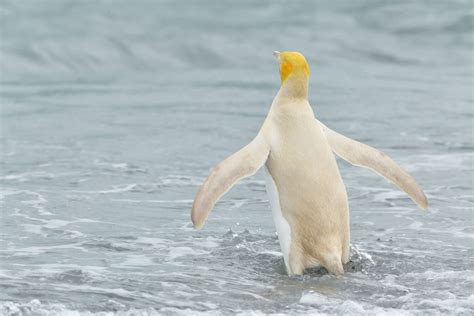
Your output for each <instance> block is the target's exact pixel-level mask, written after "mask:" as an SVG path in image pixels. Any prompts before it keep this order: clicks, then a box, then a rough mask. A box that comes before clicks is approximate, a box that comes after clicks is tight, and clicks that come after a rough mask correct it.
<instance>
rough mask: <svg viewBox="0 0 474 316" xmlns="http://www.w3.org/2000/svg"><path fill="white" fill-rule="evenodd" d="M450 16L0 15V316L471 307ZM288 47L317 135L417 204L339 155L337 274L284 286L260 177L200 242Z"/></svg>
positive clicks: (464, 91) (468, 155)
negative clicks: (198, 223)
mask: <svg viewBox="0 0 474 316" xmlns="http://www.w3.org/2000/svg"><path fill="white" fill-rule="evenodd" d="M472 16H473V8H472V4H471V3H470V2H469V1H452V2H449V4H448V2H442V1H440V2H436V1H426V2H416V3H415V2H403V3H391V2H380V1H377V2H376V1H357V2H349V1H336V2H331V4H329V2H324V3H323V2H312V1H311V2H294V3H293V2H292V3H288V2H263V1H259V2H258V3H254V2H253V1H243V2H239V3H233V4H232V6H231V5H230V4H229V3H221V2H211V1H209V2H207V1H199V2H179V3H176V2H171V1H169V2H167V1H160V2H151V1H150V2H146V1H141V2H138V3H137V2H134V3H133V4H132V2H126V1H122V2H118V1H114V2H112V1H110V2H107V1H104V2H100V3H95V2H94V3H93V2H80V3H78V2H67V1H63V2H61V4H59V3H58V2H46V1H42V2H41V3H34V4H33V2H31V3H30V2H19V1H17V2H14V1H11V2H5V1H2V2H1V4H0V17H1V22H2V23H1V26H0V30H1V39H2V41H1V42H2V45H1V46H0V52H1V55H0V56H1V58H0V65H1V75H0V80H1V86H0V88H1V90H0V93H1V99H0V101H1V128H2V130H1V137H2V142H1V146H2V154H1V158H2V159H1V175H0V181H1V182H0V185H1V196H2V199H1V200H0V203H1V204H0V205H1V212H2V213H1V235H0V238H1V249H0V255H1V257H0V268H1V269H0V300H1V305H0V314H6V315H9V314H28V313H33V314H39V315H51V314H65V313H73V312H80V313H84V314H94V313H98V312H110V313H123V314H135V315H137V314H138V315H140V314H143V315H146V314H155V313H158V314H165V315H173V314H189V313H191V312H194V313H204V314H221V313H223V314H234V313H243V314H264V313H277V312H279V313H285V314H316V313H321V314H324V313H329V314H334V313H349V314H358V313H359V314H363V313H386V314H393V315H400V314H412V313H427V314H437V313H443V314H445V313H450V314H456V313H458V314H465V315H468V314H472V313H474V293H473V284H474V270H473V268H472V267H473V265H472V259H473V247H472V245H473V236H474V225H473V224H474V223H473V213H472V210H473V202H474V194H473V158H474V157H473V155H474V154H473V148H474V145H473V136H472V135H473V99H474V97H473V92H472V85H473V66H474V63H473V59H472V56H471V53H472V47H473V46H472V45H473V36H472V35H473V30H472ZM286 49H294V50H300V51H302V52H303V53H304V54H305V55H306V56H307V58H308V60H309V62H310V65H311V67H312V79H311V86H310V102H311V103H312V105H313V108H314V110H315V113H316V115H317V116H318V118H319V119H320V120H322V121H323V122H324V123H325V124H327V125H328V126H329V127H331V128H333V129H334V130H336V131H338V132H341V133H343V134H345V135H347V136H350V137H352V138H355V139H358V140H360V141H363V142H365V143H368V144H370V145H372V146H375V147H378V148H380V149H382V150H384V151H385V152H387V153H388V154H389V155H391V156H392V157H393V158H394V159H395V160H396V161H398V162H399V163H400V164H401V165H402V166H403V167H404V168H405V169H406V170H408V171H409V172H410V173H411V174H412V175H414V177H415V178H416V179H417V180H418V182H419V183H420V184H421V186H422V187H423V188H424V189H425V192H426V193H427V196H428V198H429V200H430V208H429V210H428V211H426V212H424V211H421V210H419V209H417V208H416V206H415V205H414V204H413V203H412V202H411V201H410V200H409V198H408V197H407V196H406V195H405V194H403V193H402V192H400V191H398V190H397V189H396V188H395V187H393V186H392V185H390V184H388V183H386V181H384V180H383V179H382V178H380V177H378V176H376V175H374V174H372V173H371V172H369V171H367V170H364V169H360V168H355V167H352V166H349V165H348V164H347V163H345V162H343V161H340V160H339V166H340V168H341V172H342V176H343V178H344V181H345V183H346V187H347V189H348V194H349V199H350V208H351V237H352V257H351V262H350V263H349V264H348V265H347V266H346V267H345V268H346V274H344V276H342V277H334V276H329V275H327V274H326V273H325V272H324V271H311V273H309V274H307V275H305V276H302V277H288V276H287V275H285V273H284V264H283V258H282V255H281V252H280V249H279V245H278V240H277V236H276V234H275V229H274V225H273V222H272V216H271V211H270V209H269V205H268V201H267V196H266V193H265V184H264V177H263V173H262V172H259V173H257V174H256V175H255V176H254V177H252V178H248V179H245V180H243V181H241V182H239V183H238V184H237V185H236V186H235V187H234V188H233V189H232V191H230V192H229V193H228V194H227V195H226V196H225V197H224V198H223V199H222V200H221V202H219V203H218V204H217V206H216V208H215V210H214V211H213V212H212V213H211V216H210V217H209V220H208V222H207V224H206V226H205V228H204V229H203V230H202V231H196V230H194V229H193V228H192V225H191V223H190V216H189V213H190V208H191V204H192V200H193V198H194V194H195V192H196V191H197V189H198V187H199V185H200V184H201V183H202V181H203V180H204V178H205V177H206V176H207V174H208V172H209V170H210V169H211V168H212V167H213V166H214V165H215V164H216V163H218V162H219V161H220V160H222V159H223V158H225V157H226V156H227V155H229V154H230V153H232V152H234V151H236V150H237V149H238V148H240V147H241V146H243V145H245V144H246V143H248V142H249V141H250V140H251V139H252V137H253V136H254V135H255V134H256V132H257V131H258V128H259V126H260V124H261V123H262V121H263V119H264V117H265V115H266V112H267V111H268V109H269V106H270V103H271V101H272V98H273V96H274V95H275V94H276V92H277V90H278V85H279V82H278V74H277V66H276V62H275V60H274V58H273V56H272V55H271V52H272V51H273V50H286Z"/></svg>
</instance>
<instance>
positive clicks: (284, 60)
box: [273, 51, 309, 83]
mask: <svg viewBox="0 0 474 316" xmlns="http://www.w3.org/2000/svg"><path fill="white" fill-rule="evenodd" d="M273 55H274V56H275V57H276V58H277V59H278V61H279V63H280V78H281V83H283V82H285V81H286V80H287V79H288V78H289V77H290V76H295V77H300V78H301V77H303V78H305V79H308V78H309V66H308V63H307V62H306V58H304V56H303V54H301V53H299V52H281V53H280V52H278V51H274V52H273Z"/></svg>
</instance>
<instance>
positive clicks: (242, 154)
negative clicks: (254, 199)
mask: <svg viewBox="0 0 474 316" xmlns="http://www.w3.org/2000/svg"><path fill="white" fill-rule="evenodd" d="M269 153H270V147H269V146H268V144H267V142H266V140H265V139H264V137H263V136H262V135H260V134H259V135H257V137H255V138H254V140H252V141H251V142H250V143H249V144H248V145H247V146H245V147H243V148H242V149H240V150H239V151H237V152H236V153H234V154H232V155H231V156H229V157H227V158H226V159H225V160H223V161H222V162H221V163H219V164H218V165H217V166H216V167H215V168H214V169H213V170H212V172H211V174H210V175H209V176H208V177H207V179H206V181H205V182H204V183H203V185H202V186H201V188H200V189H199V191H198V193H197V194H196V198H195V199H194V202H193V207H192V211H191V220H192V222H193V224H194V227H196V228H201V227H202V226H203V225H204V222H205V220H206V219H207V216H208V215H209V212H210V211H211V210H212V209H213V208H214V205H215V204H216V202H217V201H218V200H219V199H220V198H221V196H222V195H224V194H225V193H226V192H227V191H229V190H230V189H231V188H232V186H233V185H234V184H235V183H236V182H237V181H238V180H240V179H242V178H245V177H248V176H251V175H253V174H255V173H256V172H257V170H258V169H260V167H262V166H263V165H264V164H265V162H266V161H267V158H268V155H269Z"/></svg>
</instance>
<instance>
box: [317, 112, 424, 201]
mask: <svg viewBox="0 0 474 316" xmlns="http://www.w3.org/2000/svg"><path fill="white" fill-rule="evenodd" d="M317 122H318V123H319V125H320V126H321V128H322V129H323V131H324V133H325V134H326V139H327V140H328V143H329V146H331V149H332V150H333V151H334V152H335V153H336V154H337V155H338V156H339V157H341V158H343V159H344V160H346V161H347V162H349V163H350V164H353V165H355V166H360V167H365V168H369V169H372V170H373V171H375V172H377V173H378V174H380V175H381V176H383V177H384V178H386V179H387V180H390V181H391V182H393V183H394V184H396V185H397V186H398V187H399V188H400V189H402V190H403V191H405V192H406V193H407V194H408V196H410V198H411V199H412V200H413V201H414V202H415V203H416V204H418V206H419V207H421V208H423V209H426V208H427V207H428V199H427V198H426V196H425V193H424V192H423V190H422V189H421V188H420V186H419V185H418V183H416V181H415V179H413V177H412V176H410V175H409V174H408V173H407V172H406V171H405V170H403V169H402V168H401V167H400V166H399V165H398V164H397V163H396V162H395V161H393V159H392V158H390V157H389V156H387V155H386V154H384V153H383V152H381V151H380V150H377V149H375V148H372V147H370V146H368V145H366V144H363V143H360V142H358V141H355V140H353V139H350V138H348V137H346V136H344V135H341V134H339V133H337V132H335V131H333V130H331V129H330V128H328V127H327V126H326V125H324V124H323V123H321V122H319V121H317Z"/></svg>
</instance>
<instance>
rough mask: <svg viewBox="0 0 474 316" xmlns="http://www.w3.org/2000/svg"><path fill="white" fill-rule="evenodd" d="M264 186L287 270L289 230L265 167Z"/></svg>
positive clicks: (275, 189) (271, 179)
mask: <svg viewBox="0 0 474 316" xmlns="http://www.w3.org/2000/svg"><path fill="white" fill-rule="evenodd" d="M265 184H266V188H267V194H268V199H269V201H270V206H271V208H272V213H273V220H274V222H275V226H276V230H277V233H278V240H279V241H280V247H281V251H282V253H283V259H284V260H285V265H286V268H287V269H289V261H288V256H289V254H290V246H291V228H290V225H289V224H288V222H287V221H286V219H285V218H284V217H283V214H282V212H281V207H280V197H279V195H278V189H277V187H276V184H275V181H274V180H273V177H272V175H271V174H270V172H269V171H268V169H267V167H265Z"/></svg>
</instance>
